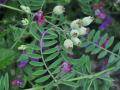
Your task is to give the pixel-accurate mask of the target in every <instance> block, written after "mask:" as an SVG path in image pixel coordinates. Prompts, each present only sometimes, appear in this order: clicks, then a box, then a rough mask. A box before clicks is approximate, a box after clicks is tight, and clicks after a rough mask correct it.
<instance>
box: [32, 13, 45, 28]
mask: <svg viewBox="0 0 120 90" xmlns="http://www.w3.org/2000/svg"><path fill="white" fill-rule="evenodd" d="M34 19H35V21H36V22H37V23H38V25H40V26H41V25H42V24H43V23H44V22H45V17H44V14H43V11H38V12H37V13H35V18H34Z"/></svg>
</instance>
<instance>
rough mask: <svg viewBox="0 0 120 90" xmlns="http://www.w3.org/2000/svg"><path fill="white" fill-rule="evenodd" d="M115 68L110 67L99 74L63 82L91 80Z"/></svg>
mask: <svg viewBox="0 0 120 90" xmlns="http://www.w3.org/2000/svg"><path fill="white" fill-rule="evenodd" d="M114 69H115V67H111V68H108V69H106V70H104V71H101V72H99V73H96V74H93V75H85V76H81V77H77V78H73V79H68V80H64V81H76V80H81V79H92V78H97V77H98V76H100V75H102V74H104V73H107V72H109V71H112V70H114Z"/></svg>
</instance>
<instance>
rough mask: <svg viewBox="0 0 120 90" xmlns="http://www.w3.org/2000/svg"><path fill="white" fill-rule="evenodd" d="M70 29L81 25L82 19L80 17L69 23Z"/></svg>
mask: <svg viewBox="0 0 120 90" xmlns="http://www.w3.org/2000/svg"><path fill="white" fill-rule="evenodd" d="M70 26H71V28H72V29H79V28H80V27H81V26H82V21H81V20H80V19H76V20H74V21H72V22H71V24H70Z"/></svg>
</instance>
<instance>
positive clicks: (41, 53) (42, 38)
mask: <svg viewBox="0 0 120 90" xmlns="http://www.w3.org/2000/svg"><path fill="white" fill-rule="evenodd" d="M46 32H47V30H46V31H45V32H44V33H43V34H42V37H41V40H40V43H42V42H43V37H44V35H45V33H46ZM40 48H41V49H40V51H41V57H42V61H43V63H44V65H45V68H46V69H47V71H48V73H49V74H50V76H51V77H52V78H53V80H54V81H55V82H57V80H56V78H55V77H54V76H53V74H52V73H51V71H50V70H49V68H48V67H47V64H46V62H45V59H44V56H43V51H42V48H43V46H42V44H41V45H40Z"/></svg>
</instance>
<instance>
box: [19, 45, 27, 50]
mask: <svg viewBox="0 0 120 90" xmlns="http://www.w3.org/2000/svg"><path fill="white" fill-rule="evenodd" d="M26 48H27V46H26V45H21V46H19V47H18V50H25V49H26Z"/></svg>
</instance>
